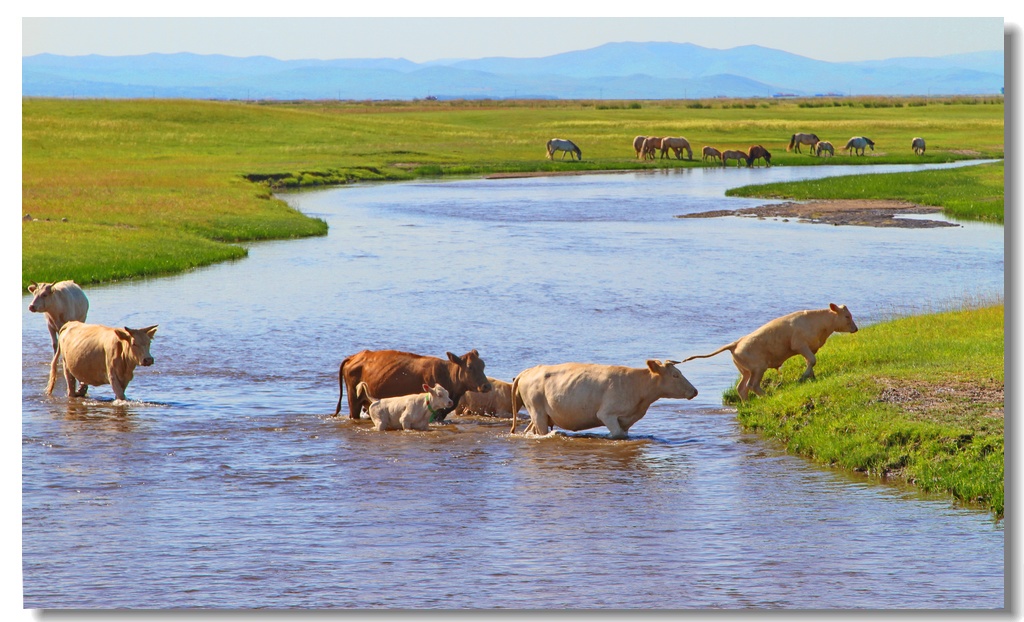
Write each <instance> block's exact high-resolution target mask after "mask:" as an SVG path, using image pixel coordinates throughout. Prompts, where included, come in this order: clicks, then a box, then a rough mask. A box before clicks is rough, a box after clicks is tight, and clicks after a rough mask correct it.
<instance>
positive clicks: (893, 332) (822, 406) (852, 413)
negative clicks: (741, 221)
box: [725, 304, 1005, 518]
mask: <svg viewBox="0 0 1024 622" xmlns="http://www.w3.org/2000/svg"><path fill="white" fill-rule="evenodd" d="M1003 325H1004V315H1003V305H1002V304H997V305H992V306H988V307H984V308H980V309H965V310H957V311H948V312H943V313H934V314H928V315H922V316H914V317H908V318H901V319H896V320H893V321H889V322H883V323H880V324H876V325H873V326H868V327H864V328H862V329H861V330H860V331H858V332H857V333H856V334H836V335H833V336H832V337H831V338H830V339H829V340H828V342H827V343H826V345H825V346H824V347H823V348H822V350H821V351H820V352H819V353H818V364H817V366H816V367H815V374H816V376H817V379H816V380H811V381H807V382H803V383H800V382H797V379H798V377H799V375H800V373H802V371H803V369H804V361H803V358H802V357H794V358H793V359H790V360H789V361H788V362H787V363H786V364H785V365H783V367H782V369H781V370H780V373H778V374H776V373H775V372H771V371H770V372H769V373H768V374H766V377H765V381H764V383H763V385H764V387H765V390H766V392H767V396H766V397H764V398H760V397H754V398H753V399H751V400H750V401H748V402H746V403H739V402H738V396H737V395H736V392H735V389H730V390H729V391H727V392H726V394H725V401H726V402H729V403H733V404H735V405H736V408H737V413H738V418H739V421H740V423H741V424H742V425H743V426H744V427H746V428H747V429H750V430H754V431H757V432H759V433H761V434H763V435H765V436H768V437H771V438H774V439H777V440H779V441H780V442H782V443H783V444H785V446H786V447H787V449H788V450H789V451H791V452H793V453H796V454H798V455H802V456H805V457H807V458H810V459H812V460H814V461H815V462H819V463H822V464H826V465H831V466H835V467H839V468H843V469H850V470H853V471H858V472H861V473H865V474H867V475H869V476H872V477H874V478H878V479H883V480H889V481H896V482H906V483H910V484H913V485H915V486H916V487H917V488H919V489H921V490H923V491H926V492H935V493H943V494H949V495H951V496H952V497H954V498H955V499H957V500H958V501H960V502H962V503H964V504H967V505H973V506H981V507H985V508H987V509H989V510H990V511H991V512H993V513H994V514H995V515H996V516H997V517H1000V518H1001V517H1002V516H1003V418H1004V413H1003V408H1004V397H1003V387H1004V385H1003V368H1004V354H1005V351H1004V338H1003V334H1004V332H1003Z"/></svg>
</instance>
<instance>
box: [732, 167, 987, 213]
mask: <svg viewBox="0 0 1024 622" xmlns="http://www.w3.org/2000/svg"><path fill="white" fill-rule="evenodd" d="M1003 175H1004V172H1003V163H1002V162H995V163H992V164H982V165H978V166H969V167H964V168H954V169H946V170H933V171H917V172H913V173H883V174H878V175H846V176H842V177H829V178H827V179H816V180H811V181H802V182H789V183H776V184H763V185H757V186H743V187H742V188H733V189H731V190H728V191H726V195H728V196H741V197H763V198H774V199H794V200H810V199H892V200H902V201H910V202H913V203H918V204H920V205H934V206H936V207H941V208H942V211H943V213H945V214H946V215H948V216H950V217H951V218H956V219H960V220H978V221H983V222H994V223H999V224H1002V222H1003V209H1004V201H1003V179H1004V177H1003Z"/></svg>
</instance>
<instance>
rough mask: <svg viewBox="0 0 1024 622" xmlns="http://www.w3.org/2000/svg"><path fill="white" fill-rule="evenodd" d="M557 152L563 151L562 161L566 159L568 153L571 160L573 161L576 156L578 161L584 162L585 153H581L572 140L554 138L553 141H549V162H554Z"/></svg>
mask: <svg viewBox="0 0 1024 622" xmlns="http://www.w3.org/2000/svg"><path fill="white" fill-rule="evenodd" d="M556 151H561V152H562V159H563V160H564V159H565V154H567V153H568V154H569V159H570V160H572V159H573V155H574V154H575V156H576V159H578V160H582V159H583V152H582V151H580V148H579V147H577V146H576V144H575V143H573V142H572V141H571V140H565V139H562V138H552V139H551V140H549V141H548V159H549V160H554V159H555V158H554V155H555V152H556Z"/></svg>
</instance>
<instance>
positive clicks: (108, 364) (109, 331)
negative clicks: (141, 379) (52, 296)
mask: <svg viewBox="0 0 1024 622" xmlns="http://www.w3.org/2000/svg"><path fill="white" fill-rule="evenodd" d="M155 334H156V326H155V325H154V326H147V327H146V328H111V327H109V326H100V325H99V324H83V323H81V322H68V323H67V324H65V325H64V327H63V328H61V329H60V333H58V339H57V351H56V352H54V354H53V360H52V361H51V362H50V381H49V383H47V385H46V394H47V395H50V394H52V393H53V385H54V383H55V382H56V381H57V361H58V360H59V359H61V358H63V359H64V380H65V381H66V382H67V383H68V397H84V396H85V392H86V391H88V390H89V385H101V384H109V385H110V388H111V389H113V391H114V396H115V397H116V398H117V399H119V400H124V399H127V398H125V396H124V390H125V388H126V387H127V386H128V383H129V382H131V380H132V378H133V377H134V376H135V367H136V366H137V365H142V366H143V367H149V366H150V365H152V364H153V356H152V355H151V354H150V353H149V345H150V342H151V341H152V339H153V335H155ZM76 381H77V382H81V383H82V387H81V388H80V389H77V390H76V389H75V384H76Z"/></svg>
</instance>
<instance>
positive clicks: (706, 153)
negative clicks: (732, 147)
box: [700, 145, 722, 161]
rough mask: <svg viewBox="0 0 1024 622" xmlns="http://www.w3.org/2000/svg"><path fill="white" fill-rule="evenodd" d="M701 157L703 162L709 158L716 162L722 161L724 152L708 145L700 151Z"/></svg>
mask: <svg viewBox="0 0 1024 622" xmlns="http://www.w3.org/2000/svg"><path fill="white" fill-rule="evenodd" d="M700 156H701V158H700V159H701V160H707V159H708V158H711V159H712V160H716V159H717V160H719V161H721V159H722V152H721V151H719V150H718V149H715V148H714V147H709V146H707V145H704V148H703V149H701V150H700Z"/></svg>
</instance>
